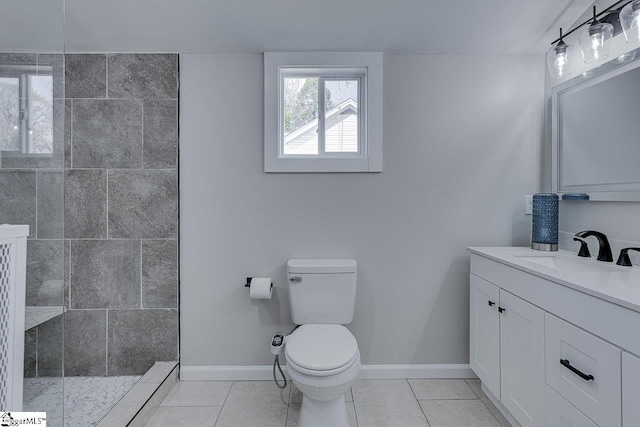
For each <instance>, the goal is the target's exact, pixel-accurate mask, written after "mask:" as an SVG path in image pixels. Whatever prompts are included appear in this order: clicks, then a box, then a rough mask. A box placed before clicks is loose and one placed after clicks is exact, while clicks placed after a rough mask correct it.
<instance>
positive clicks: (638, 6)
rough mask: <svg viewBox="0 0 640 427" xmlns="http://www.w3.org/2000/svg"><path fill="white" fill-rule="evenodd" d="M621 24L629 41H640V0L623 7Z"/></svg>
mask: <svg viewBox="0 0 640 427" xmlns="http://www.w3.org/2000/svg"><path fill="white" fill-rule="evenodd" d="M620 24H622V30H623V31H624V37H625V38H626V39H627V43H640V0H634V1H632V2H631V3H629V4H628V5H626V6H625V7H623V8H622V10H621V11H620Z"/></svg>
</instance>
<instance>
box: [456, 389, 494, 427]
mask: <svg viewBox="0 0 640 427" xmlns="http://www.w3.org/2000/svg"><path fill="white" fill-rule="evenodd" d="M464 382H465V384H467V386H468V387H469V388H470V389H471V391H473V393H474V394H475V395H476V396H478V400H479V401H480V402H482V404H483V405H484V407H485V408H487V411H489V413H490V414H491V416H492V417H493V418H494V419H495V420H496V422H497V423H498V425H500V426H502V423H501V422H500V420H499V419H498V417H496V415H495V414H494V413H493V411H492V410H491V408H489V406H488V405H487V404H486V403H485V401H484V400H483V399H482V396H480V395H479V394H478V393H477V392H476V391H475V390H474V389H473V387H471V384H469V381H468V378H465V379H464ZM480 391H482V390H480ZM489 402H491V400H489ZM491 404H492V405H493V402H491ZM496 409H497V410H498V411H500V410H499V409H498V408H496Z"/></svg>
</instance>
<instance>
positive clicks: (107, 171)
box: [104, 169, 109, 240]
mask: <svg viewBox="0 0 640 427" xmlns="http://www.w3.org/2000/svg"><path fill="white" fill-rule="evenodd" d="M104 171H105V173H104V174H105V175H106V177H107V192H106V194H105V195H104V196H105V199H107V203H106V204H107V206H106V207H107V209H106V212H105V214H106V215H107V221H106V224H107V235H106V236H105V239H107V240H109V169H105V170H104Z"/></svg>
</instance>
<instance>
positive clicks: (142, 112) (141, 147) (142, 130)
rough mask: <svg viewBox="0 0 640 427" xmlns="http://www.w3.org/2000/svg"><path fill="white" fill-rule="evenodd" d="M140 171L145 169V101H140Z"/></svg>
mask: <svg viewBox="0 0 640 427" xmlns="http://www.w3.org/2000/svg"><path fill="white" fill-rule="evenodd" d="M140 116H141V117H140V122H141V123H140V129H141V132H140V139H141V141H140V169H145V167H144V99H142V100H140Z"/></svg>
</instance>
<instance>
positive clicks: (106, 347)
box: [104, 309, 109, 376]
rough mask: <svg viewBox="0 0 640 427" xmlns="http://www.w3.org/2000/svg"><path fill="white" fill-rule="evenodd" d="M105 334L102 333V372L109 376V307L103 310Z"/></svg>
mask: <svg viewBox="0 0 640 427" xmlns="http://www.w3.org/2000/svg"><path fill="white" fill-rule="evenodd" d="M105 316H106V318H105V328H104V329H105V334H104V372H105V376H109V309H106V310H105Z"/></svg>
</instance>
